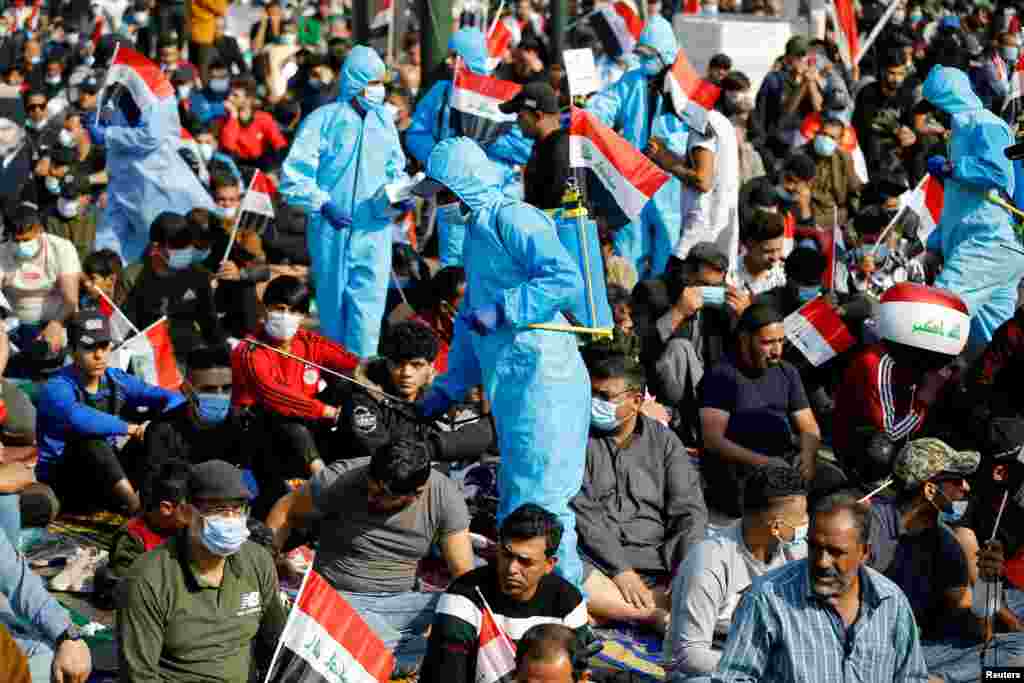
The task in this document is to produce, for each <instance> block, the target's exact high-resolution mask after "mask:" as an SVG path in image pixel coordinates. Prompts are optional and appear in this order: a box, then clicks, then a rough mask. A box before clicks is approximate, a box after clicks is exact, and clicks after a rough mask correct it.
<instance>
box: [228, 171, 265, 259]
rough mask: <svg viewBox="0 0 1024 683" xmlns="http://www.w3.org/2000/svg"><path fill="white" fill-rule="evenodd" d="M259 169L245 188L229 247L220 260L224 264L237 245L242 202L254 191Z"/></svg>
mask: <svg viewBox="0 0 1024 683" xmlns="http://www.w3.org/2000/svg"><path fill="white" fill-rule="evenodd" d="M258 174H259V171H256V172H255V173H253V174H252V178H250V179H249V187H248V188H246V190H245V196H243V197H242V202H241V204H239V206H238V215H237V216H235V225H234V226H233V227H232V228H231V237H230V239H228V248H227V249H225V250H224V258H222V259H221V260H220V264H221V265H224V264H225V263H226V262H227V260H228V255H229V254H230V253H231V247H233V246H235V237H236V236H237V235H238V225H239V224H240V223H241V222H242V204H244V203H245V197H248V196H249V192H251V191H252V186H253V183H255V182H256V176H257V175H258Z"/></svg>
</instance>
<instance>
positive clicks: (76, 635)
mask: <svg viewBox="0 0 1024 683" xmlns="http://www.w3.org/2000/svg"><path fill="white" fill-rule="evenodd" d="M81 639H82V632H81V631H80V630H79V628H78V627H77V626H75V625H74V624H71V626H68V628H67V630H66V631H64V633H62V634H60V635H59V636H57V642H55V643H54V644H53V649H54V650H56V649H57V648H59V647H60V646H61V643H63V642H64V641H65V640H81Z"/></svg>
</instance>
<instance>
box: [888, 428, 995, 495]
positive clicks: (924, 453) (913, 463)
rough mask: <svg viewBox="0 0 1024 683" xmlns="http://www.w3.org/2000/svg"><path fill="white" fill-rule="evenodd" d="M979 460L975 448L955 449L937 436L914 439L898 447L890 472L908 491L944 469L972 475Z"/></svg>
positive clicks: (944, 470)
mask: <svg viewBox="0 0 1024 683" xmlns="http://www.w3.org/2000/svg"><path fill="white" fill-rule="evenodd" d="M979 462H981V455H980V454H978V453H977V452H975V451H955V450H953V449H952V448H951V447H950V446H949V445H947V444H946V443H945V442H944V441H941V440H940V439H934V438H926V439H915V440H914V441H911V442H910V443H908V444H907V445H906V446H904V447H903V448H902V450H900V452H899V454H898V455H897V456H896V459H895V461H893V468H892V473H893V476H895V477H896V478H897V479H899V480H900V482H901V483H902V484H903V487H904V488H905V489H908V490H909V489H913V488H917V487H918V486H920V485H921V484H923V483H924V482H926V481H928V480H929V479H931V478H932V477H935V476H937V475H939V474H942V473H943V472H955V473H957V474H963V475H968V474H974V471H975V470H977V469H978V463H979Z"/></svg>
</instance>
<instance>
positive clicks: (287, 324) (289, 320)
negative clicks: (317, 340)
mask: <svg viewBox="0 0 1024 683" xmlns="http://www.w3.org/2000/svg"><path fill="white" fill-rule="evenodd" d="M301 323H302V316H299V315H296V314H294V313H282V312H281V311H271V312H269V313H267V322H266V323H265V324H264V326H263V329H265V330H266V332H267V334H268V335H269V336H271V337H273V338H274V339H280V340H281V341H288V340H289V339H291V338H292V337H294V336H295V333H296V332H298V331H299V325H300V324H301Z"/></svg>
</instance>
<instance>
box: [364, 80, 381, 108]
mask: <svg viewBox="0 0 1024 683" xmlns="http://www.w3.org/2000/svg"><path fill="white" fill-rule="evenodd" d="M363 97H364V98H366V101H367V102H369V103H370V104H384V98H385V97H387V91H386V90H385V89H384V86H383V85H368V86H366V90H364V91H363Z"/></svg>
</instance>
